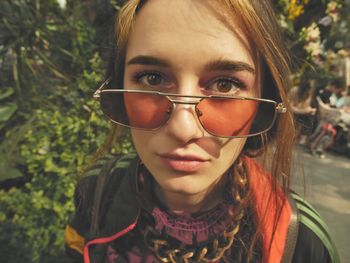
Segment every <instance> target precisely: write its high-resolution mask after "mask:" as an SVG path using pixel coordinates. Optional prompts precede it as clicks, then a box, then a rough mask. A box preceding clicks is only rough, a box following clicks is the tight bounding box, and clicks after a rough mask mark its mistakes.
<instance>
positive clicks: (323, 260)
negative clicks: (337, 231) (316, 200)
mask: <svg viewBox="0 0 350 263" xmlns="http://www.w3.org/2000/svg"><path fill="white" fill-rule="evenodd" d="M291 197H292V198H293V200H294V201H295V204H296V208H297V214H298V222H299V229H298V237H297V242H296V246H295V253H294V256H293V261H292V262H294V263H298V262H310V263H316V262H317V263H331V262H333V263H338V262H340V260H339V256H338V252H337V249H336V247H335V245H334V243H333V241H332V238H331V236H330V234H329V230H328V227H327V225H326V224H325V222H324V221H323V219H322V217H321V215H320V214H319V213H318V212H317V210H316V209H315V208H314V207H313V206H312V205H311V204H310V203H308V202H307V201H306V200H305V199H303V198H302V197H301V196H300V195H298V194H296V193H292V194H291Z"/></svg>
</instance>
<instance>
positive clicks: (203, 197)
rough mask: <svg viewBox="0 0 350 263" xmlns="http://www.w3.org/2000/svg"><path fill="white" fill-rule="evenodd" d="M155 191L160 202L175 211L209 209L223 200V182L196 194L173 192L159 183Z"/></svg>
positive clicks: (193, 211)
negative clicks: (161, 186) (162, 187)
mask: <svg viewBox="0 0 350 263" xmlns="http://www.w3.org/2000/svg"><path fill="white" fill-rule="evenodd" d="M155 188H156V189H155V193H156V195H157V197H158V199H159V200H160V202H161V203H162V204H163V205H165V206H166V207H167V208H168V209H169V210H171V211H172V212H173V213H183V212H185V213H190V214H193V213H196V212H200V211H205V210H209V209H211V208H213V207H215V206H216V205H217V204H219V203H220V202H222V200H223V192H224V191H223V184H217V185H215V186H213V187H212V188H213V189H207V190H206V191H203V192H200V193H196V194H186V193H178V192H171V191H166V190H164V189H161V188H160V186H159V185H158V184H157V185H156V186H155Z"/></svg>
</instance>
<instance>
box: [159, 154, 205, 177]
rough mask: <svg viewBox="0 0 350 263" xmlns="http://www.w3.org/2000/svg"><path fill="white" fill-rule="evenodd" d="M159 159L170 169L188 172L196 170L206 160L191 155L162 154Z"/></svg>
mask: <svg viewBox="0 0 350 263" xmlns="http://www.w3.org/2000/svg"><path fill="white" fill-rule="evenodd" d="M160 157H161V160H162V161H163V163H165V165H167V166H168V167H170V168H171V169H173V170H175V171H179V172H184V173H190V172H196V171H198V170H199V169H200V168H201V167H202V166H203V165H204V164H205V163H206V162H207V160H205V159H203V158H201V157H198V156H193V155H177V154H162V155H160Z"/></svg>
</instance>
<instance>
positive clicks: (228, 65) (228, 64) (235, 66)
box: [204, 59, 255, 74]
mask: <svg viewBox="0 0 350 263" xmlns="http://www.w3.org/2000/svg"><path fill="white" fill-rule="evenodd" d="M204 69H205V70H206V71H220V70H224V71H225V70H226V71H248V72H250V73H252V74H255V70H254V68H253V67H252V66H251V65H249V64H248V63H245V62H242V61H233V60H228V59H218V60H214V61H210V62H209V63H207V64H206V65H205V66H204Z"/></svg>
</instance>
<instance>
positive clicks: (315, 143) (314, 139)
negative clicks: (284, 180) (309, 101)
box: [308, 78, 345, 158]
mask: <svg viewBox="0 0 350 263" xmlns="http://www.w3.org/2000/svg"><path fill="white" fill-rule="evenodd" d="M344 89H345V81H344V80H343V79H341V78H336V79H332V80H331V81H330V82H329V84H328V85H327V86H326V88H325V89H321V90H320V91H319V93H318V95H317V97H316V100H317V106H318V109H317V110H318V112H317V113H318V125H317V127H316V129H315V131H314V132H313V133H312V135H311V136H310V137H309V139H308V146H309V150H310V152H311V153H312V154H313V155H315V156H317V157H319V158H324V157H325V152H326V151H327V150H328V149H329V148H330V147H331V146H332V145H333V144H334V142H335V138H336V135H337V133H338V127H340V122H341V110H340V108H341V105H342V103H343V102H342V101H343V91H344Z"/></svg>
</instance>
